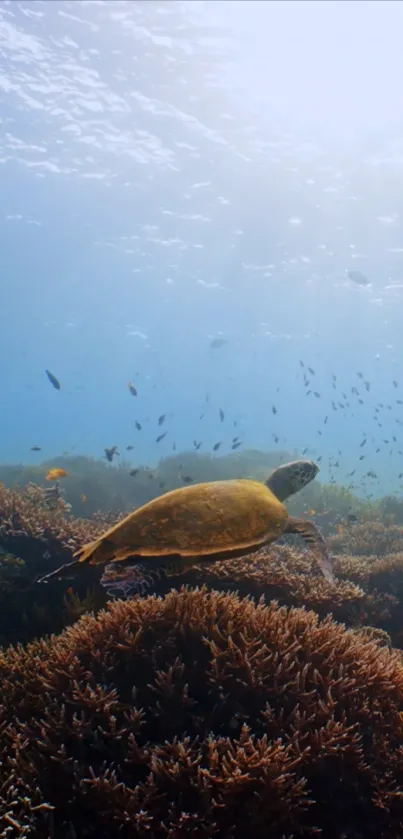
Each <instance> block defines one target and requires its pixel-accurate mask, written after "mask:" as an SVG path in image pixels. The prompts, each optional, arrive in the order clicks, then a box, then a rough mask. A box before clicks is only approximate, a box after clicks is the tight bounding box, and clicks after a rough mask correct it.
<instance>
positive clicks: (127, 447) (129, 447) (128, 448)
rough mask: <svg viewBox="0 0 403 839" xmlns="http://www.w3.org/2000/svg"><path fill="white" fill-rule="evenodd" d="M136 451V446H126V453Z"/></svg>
mask: <svg viewBox="0 0 403 839" xmlns="http://www.w3.org/2000/svg"><path fill="white" fill-rule="evenodd" d="M132 449H134V446H126V451H127V452H131V451H132Z"/></svg>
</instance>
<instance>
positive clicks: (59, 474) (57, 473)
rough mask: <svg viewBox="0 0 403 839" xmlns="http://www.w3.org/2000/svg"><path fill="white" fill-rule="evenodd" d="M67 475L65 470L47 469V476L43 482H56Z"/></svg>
mask: <svg viewBox="0 0 403 839" xmlns="http://www.w3.org/2000/svg"><path fill="white" fill-rule="evenodd" d="M68 474H69V473H68V472H66V470H65V469H61V468H60V467H59V468H58V469H49V472H48V474H47V475H46V478H45V480H47V481H57V480H58V478H66V477H67V475H68Z"/></svg>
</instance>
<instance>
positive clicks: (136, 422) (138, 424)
mask: <svg viewBox="0 0 403 839" xmlns="http://www.w3.org/2000/svg"><path fill="white" fill-rule="evenodd" d="M134 424H135V426H136V428H137V431H141V425H140V423H139V422H138V421H137V420H136V421H135V423H134Z"/></svg>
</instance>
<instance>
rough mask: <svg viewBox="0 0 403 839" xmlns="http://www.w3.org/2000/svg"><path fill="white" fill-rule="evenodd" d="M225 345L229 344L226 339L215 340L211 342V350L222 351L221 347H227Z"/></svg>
mask: <svg viewBox="0 0 403 839" xmlns="http://www.w3.org/2000/svg"><path fill="white" fill-rule="evenodd" d="M225 344H228V341H227V339H226V338H213V340H212V341H210V348H211V349H212V350H220V349H221V347H225Z"/></svg>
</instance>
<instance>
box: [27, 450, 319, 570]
mask: <svg viewBox="0 0 403 839" xmlns="http://www.w3.org/2000/svg"><path fill="white" fill-rule="evenodd" d="M318 471H319V467H318V466H317V465H316V463H314V462H313V461H311V460H296V461H293V462H292V463H287V464H284V465H283V466H280V467H278V468H277V469H275V470H274V471H273V472H272V474H271V475H270V477H269V478H268V480H267V481H266V483H262V482H260V481H254V480H249V479H236V480H224V481H211V482H208V483H201V484H193V485H190V486H186V487H182V488H181V489H174V490H172V491H171V492H166V493H164V495H161V496H159V497H158V498H154V499H153V500H152V501H149V502H148V504H144V505H143V506H142V507H140V508H139V509H138V510H135V511H134V512H133V513H130V515H128V516H126V517H125V518H124V519H122V520H121V521H120V522H118V524H116V525H114V527H111V528H110V529H109V530H107V531H106V533H104V534H103V536H101V537H100V538H99V539H96V540H95V541H94V542H90V543H89V544H87V545H84V546H83V547H82V548H80V550H79V551H77V553H76V554H75V555H74V557H75V558H74V560H73V562H70V563H67V565H63V566H62V567H61V568H58V569H57V570H56V571H52V572H51V573H50V574H46V576H45V577H42V578H41V580H40V582H47V581H48V580H50V579H52V578H54V577H56V578H57V577H62V576H64V575H65V573H66V572H67V573H69V572H70V571H71V570H72V569H74V568H76V567H78V566H80V564H81V563H84V562H86V563H89V564H90V565H106V564H107V563H110V562H112V563H117V562H122V561H124V560H128V559H131V562H132V564H133V563H136V565H138V564H140V565H141V566H142V567H144V569H145V570H146V573H147V574H149V573H150V572H151V576H152V577H153V576H154V577H155V576H161V575H166V576H170V575H172V574H175V573H178V572H180V571H182V570H183V569H184V568H185V567H186V566H189V565H192V564H195V563H200V562H212V561H215V560H223V559H231V558H234V557H240V556H244V555H246V554H250V553H252V552H253V551H257V550H258V549H259V548H262V547H263V546H264V545H267V544H269V543H270V542H274V541H275V540H276V539H278V538H279V537H280V536H282V535H283V534H285V533H298V534H300V536H302V537H303V539H305V541H306V542H307V543H308V545H309V546H310V547H311V548H312V549H313V551H314V553H315V555H316V559H317V562H318V564H319V566H320V568H321V571H322V573H323V574H324V576H325V577H326V578H327V579H328V580H331V579H332V578H333V577H332V565H331V559H330V556H329V554H328V550H327V546H326V542H325V540H324V538H323V536H322V534H321V532H320V530H319V529H318V528H317V526H316V525H315V524H314V523H313V522H311V521H306V520H305V519H299V518H294V517H292V516H289V515H288V512H287V509H286V507H285V506H284V504H283V503H282V502H283V501H284V500H285V499H286V498H288V497H289V496H290V495H293V494H294V493H295V492H298V490H300V489H302V487H304V486H306V484H308V483H309V482H310V481H311V480H312V479H313V478H314V477H315V475H317V473H318Z"/></svg>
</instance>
